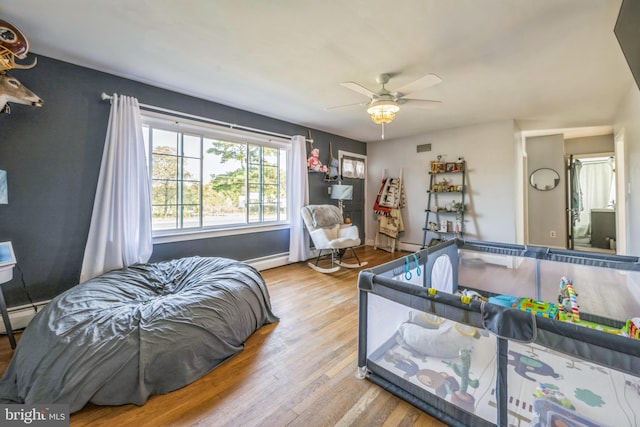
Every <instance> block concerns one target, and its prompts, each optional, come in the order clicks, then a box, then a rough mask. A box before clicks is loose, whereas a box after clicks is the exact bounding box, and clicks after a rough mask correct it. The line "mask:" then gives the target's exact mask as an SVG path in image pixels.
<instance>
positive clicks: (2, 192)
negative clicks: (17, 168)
mask: <svg viewBox="0 0 640 427" xmlns="http://www.w3.org/2000/svg"><path fill="white" fill-rule="evenodd" d="M8 203H9V190H8V185H7V171H3V170H0V205H6V204H8Z"/></svg>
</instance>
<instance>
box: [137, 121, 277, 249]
mask: <svg viewBox="0 0 640 427" xmlns="http://www.w3.org/2000/svg"><path fill="white" fill-rule="evenodd" d="M178 120H179V121H176V118H175V117H167V116H161V115H156V114H155V113H153V114H152V115H149V116H147V115H146V112H145V114H144V115H143V135H144V139H145V145H146V148H147V152H148V155H149V173H150V177H151V197H152V215H153V221H152V225H153V231H154V236H158V235H166V234H180V233H193V232H198V231H209V230H213V231H215V230H217V229H218V230H219V229H227V228H234V229H237V228H244V227H255V226H261V225H267V224H279V223H283V222H286V221H287V195H286V190H287V185H286V181H287V155H288V150H289V144H288V141H285V140H277V141H274V140H273V139H269V138H267V137H264V136H260V135H256V134H252V133H249V132H245V131H240V130H233V129H226V128H220V127H217V126H214V125H209V124H207V123H200V122H195V121H189V120H183V119H178Z"/></svg>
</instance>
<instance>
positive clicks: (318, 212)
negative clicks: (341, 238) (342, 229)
mask: <svg viewBox="0 0 640 427" xmlns="http://www.w3.org/2000/svg"><path fill="white" fill-rule="evenodd" d="M310 208H311V219H312V220H313V226H314V227H315V228H325V227H333V226H334V225H336V224H342V222H343V221H342V215H341V214H340V210H339V209H338V208H337V207H335V206H333V205H325V206H310Z"/></svg>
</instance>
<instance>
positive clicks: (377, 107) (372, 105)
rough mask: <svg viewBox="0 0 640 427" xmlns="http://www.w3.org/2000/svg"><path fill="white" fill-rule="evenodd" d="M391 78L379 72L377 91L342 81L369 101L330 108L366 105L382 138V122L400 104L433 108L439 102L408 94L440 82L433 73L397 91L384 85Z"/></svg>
mask: <svg viewBox="0 0 640 427" xmlns="http://www.w3.org/2000/svg"><path fill="white" fill-rule="evenodd" d="M390 79H391V75H390V74H380V75H379V76H378V77H377V78H376V82H378V84H380V85H381V86H382V87H381V88H380V90H378V91H377V92H374V91H372V90H370V89H367V88H366V87H364V86H362V85H360V84H358V83H355V82H344V83H340V85H342V86H344V87H346V88H347V89H351V90H353V91H354V92H358V93H360V94H362V95H365V96H367V97H368V98H369V102H368V103H366V104H363V103H358V104H349V105H342V106H339V107H332V108H342V107H351V106H354V105H360V106H363V105H366V106H367V113H368V114H369V116H371V120H372V121H373V122H374V123H375V124H381V125H382V138H384V124H385V123H391V122H392V121H393V119H394V118H395V117H396V113H397V112H398V111H400V106H401V105H403V106H404V105H406V106H410V107H417V108H435V107H437V106H438V105H439V104H440V101H433V100H429V99H417V98H409V96H410V95H411V94H413V93H415V92H418V91H421V90H424V89H427V88H429V87H432V86H435V85H437V84H439V83H441V82H442V79H441V78H440V77H438V76H437V75H435V74H427V75H426V76H424V77H421V78H419V79H418V80H415V81H413V82H411V83H409V84H406V85H404V86H402V87H400V88H399V89H398V90H397V91H395V92H391V91H389V90H388V89H387V88H386V87H385V85H386V84H387V83H389V80H390Z"/></svg>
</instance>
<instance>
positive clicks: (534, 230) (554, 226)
mask: <svg viewBox="0 0 640 427" xmlns="http://www.w3.org/2000/svg"><path fill="white" fill-rule="evenodd" d="M526 152H527V181H526V183H527V218H528V227H527V229H528V239H527V241H526V242H527V244H530V245H538V246H552V247H559V248H566V242H567V213H566V208H567V199H566V194H567V190H566V179H565V173H564V169H565V166H564V136H563V135H562V134H559V135H545V136H534V137H529V138H527V144H526ZM540 168H550V169H553V170H554V171H556V172H557V173H558V175H559V177H560V182H559V184H558V186H557V187H556V188H554V189H551V190H548V191H540V190H536V189H534V188H533V187H532V186H531V185H529V177H530V176H531V174H532V173H533V172H534V171H535V170H537V169H540ZM552 231H553V232H554V237H552V236H551V234H550V233H551V232H552Z"/></svg>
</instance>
